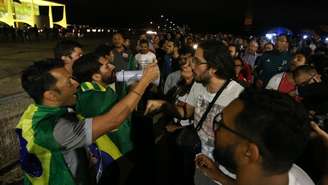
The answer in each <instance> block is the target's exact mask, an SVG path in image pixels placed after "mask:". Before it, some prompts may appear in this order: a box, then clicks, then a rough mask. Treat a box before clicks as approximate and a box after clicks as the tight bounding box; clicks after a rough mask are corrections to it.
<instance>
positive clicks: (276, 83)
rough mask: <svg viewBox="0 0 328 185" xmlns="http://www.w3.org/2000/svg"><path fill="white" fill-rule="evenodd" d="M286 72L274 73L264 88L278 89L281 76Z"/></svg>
mask: <svg viewBox="0 0 328 185" xmlns="http://www.w3.org/2000/svg"><path fill="white" fill-rule="evenodd" d="M285 74H286V72H282V73H278V74H276V75H274V76H273V77H272V78H271V79H270V80H269V82H268V84H267V86H266V87H265V88H266V89H272V90H278V89H279V85H280V82H281V79H282V77H283V76H284V75H285Z"/></svg>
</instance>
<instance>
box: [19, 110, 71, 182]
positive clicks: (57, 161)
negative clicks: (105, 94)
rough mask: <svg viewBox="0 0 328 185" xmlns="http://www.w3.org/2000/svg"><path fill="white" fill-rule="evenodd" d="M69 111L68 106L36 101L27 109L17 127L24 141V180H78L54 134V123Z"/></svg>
mask: <svg viewBox="0 0 328 185" xmlns="http://www.w3.org/2000/svg"><path fill="white" fill-rule="evenodd" d="M66 113H67V109H66V108H50V107H46V106H41V105H36V104H31V105H30V106H29V107H28V108H27V110H26V111H25V112H24V114H23V116H22V118H21V120H20V121H19V123H18V125H17V128H16V133H17V135H18V138H19V141H20V163H21V167H22V169H23V170H24V172H25V176H24V184H26V185H27V184H33V185H57V184H63V185H73V184H75V182H74V178H73V176H72V174H71V172H70V170H69V169H68V167H67V166H66V163H65V159H64V156H63V155H62V151H61V148H60V146H59V144H58V143H57V142H56V141H55V138H54V136H53V130H54V127H55V124H54V123H56V121H57V120H58V119H59V118H60V117H62V116H63V115H64V114H66Z"/></svg>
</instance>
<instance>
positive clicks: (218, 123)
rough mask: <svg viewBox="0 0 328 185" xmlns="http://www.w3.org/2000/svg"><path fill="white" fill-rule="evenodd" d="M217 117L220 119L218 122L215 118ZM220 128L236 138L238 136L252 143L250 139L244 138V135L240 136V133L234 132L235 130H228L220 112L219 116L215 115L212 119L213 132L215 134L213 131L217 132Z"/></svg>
mask: <svg viewBox="0 0 328 185" xmlns="http://www.w3.org/2000/svg"><path fill="white" fill-rule="evenodd" d="M218 117H221V119H220V121H217V118H218ZM220 128H224V129H226V130H228V131H230V132H231V133H233V134H235V135H237V136H239V137H242V138H244V139H246V140H250V141H253V140H252V139H251V138H249V137H247V136H245V135H244V134H242V133H240V132H238V131H236V130H233V129H232V128H229V127H228V126H227V125H226V124H225V123H224V120H223V113H222V112H221V113H219V114H217V115H216V116H215V117H214V119H213V131H214V132H215V131H217V130H219V129H220Z"/></svg>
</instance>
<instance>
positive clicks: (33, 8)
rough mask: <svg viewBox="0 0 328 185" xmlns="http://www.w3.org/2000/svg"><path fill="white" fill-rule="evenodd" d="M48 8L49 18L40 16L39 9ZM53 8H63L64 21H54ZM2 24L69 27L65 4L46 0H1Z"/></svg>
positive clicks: (0, 14)
mask: <svg viewBox="0 0 328 185" xmlns="http://www.w3.org/2000/svg"><path fill="white" fill-rule="evenodd" d="M40 6H42V7H48V16H42V15H40V11H39V7H40ZM52 7H62V8H63V13H62V19H61V20H60V21H58V22H54V21H53V14H52ZM0 22H3V23H6V24H8V25H9V26H17V24H19V23H26V24H28V25H30V26H32V27H33V26H35V25H37V26H38V27H41V26H44V25H46V26H47V27H50V28H53V26H54V24H57V25H60V26H62V27H64V28H66V27H67V20H66V6H65V4H61V3H55V2H50V1H45V0H0Z"/></svg>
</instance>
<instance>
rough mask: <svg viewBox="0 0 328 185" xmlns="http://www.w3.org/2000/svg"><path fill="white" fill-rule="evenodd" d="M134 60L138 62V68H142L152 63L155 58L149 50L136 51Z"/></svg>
mask: <svg viewBox="0 0 328 185" xmlns="http://www.w3.org/2000/svg"><path fill="white" fill-rule="evenodd" d="M135 60H136V61H137V63H138V64H139V69H143V68H144V67H145V66H146V65H147V64H150V63H153V62H154V60H156V55H155V54H154V53H152V52H150V51H149V52H148V53H146V54H141V53H138V54H136V56H135Z"/></svg>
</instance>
